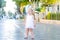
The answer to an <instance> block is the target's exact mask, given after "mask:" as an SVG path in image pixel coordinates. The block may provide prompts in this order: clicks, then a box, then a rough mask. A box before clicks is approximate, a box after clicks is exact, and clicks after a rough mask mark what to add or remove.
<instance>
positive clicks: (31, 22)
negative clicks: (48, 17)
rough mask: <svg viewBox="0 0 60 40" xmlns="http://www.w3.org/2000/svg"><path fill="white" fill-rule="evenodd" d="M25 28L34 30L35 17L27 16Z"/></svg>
mask: <svg viewBox="0 0 60 40" xmlns="http://www.w3.org/2000/svg"><path fill="white" fill-rule="evenodd" d="M25 28H32V29H34V16H33V15H27V16H26V24H25Z"/></svg>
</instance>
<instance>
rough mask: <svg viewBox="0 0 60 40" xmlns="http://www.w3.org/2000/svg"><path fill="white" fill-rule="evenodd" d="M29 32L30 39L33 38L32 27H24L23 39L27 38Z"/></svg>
mask: <svg viewBox="0 0 60 40" xmlns="http://www.w3.org/2000/svg"><path fill="white" fill-rule="evenodd" d="M29 32H30V34H31V35H30V36H31V39H32V40H33V39H34V33H33V29H32V28H26V29H25V39H27V38H28V34H29Z"/></svg>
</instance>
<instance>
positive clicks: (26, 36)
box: [25, 28, 29, 39]
mask: <svg viewBox="0 0 60 40" xmlns="http://www.w3.org/2000/svg"><path fill="white" fill-rule="evenodd" d="M28 33H29V28H26V29H25V39H27V38H28Z"/></svg>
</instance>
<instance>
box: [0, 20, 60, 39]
mask: <svg viewBox="0 0 60 40" xmlns="http://www.w3.org/2000/svg"><path fill="white" fill-rule="evenodd" d="M24 32H25V30H24V25H23V21H22V20H15V19H5V20H4V19H2V20H0V40H24ZM34 34H35V40H60V25H57V24H43V23H37V24H36V27H35V29H34ZM28 40H31V39H30V37H29V39H28Z"/></svg>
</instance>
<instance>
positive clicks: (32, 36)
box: [29, 28, 34, 40]
mask: <svg viewBox="0 0 60 40" xmlns="http://www.w3.org/2000/svg"><path fill="white" fill-rule="evenodd" d="M29 32H30V33H31V38H32V40H33V39H34V33H33V29H32V28H30V29H29Z"/></svg>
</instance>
